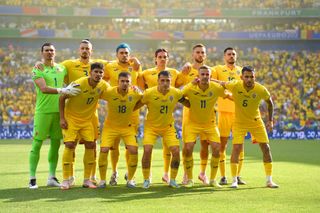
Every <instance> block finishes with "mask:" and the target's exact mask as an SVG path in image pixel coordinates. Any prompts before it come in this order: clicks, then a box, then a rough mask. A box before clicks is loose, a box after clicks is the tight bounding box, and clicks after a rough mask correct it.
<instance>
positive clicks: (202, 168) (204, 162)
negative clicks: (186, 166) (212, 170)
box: [200, 159, 208, 173]
mask: <svg viewBox="0 0 320 213" xmlns="http://www.w3.org/2000/svg"><path fill="white" fill-rule="evenodd" d="M207 163H208V159H200V172H201V173H206V168H207Z"/></svg>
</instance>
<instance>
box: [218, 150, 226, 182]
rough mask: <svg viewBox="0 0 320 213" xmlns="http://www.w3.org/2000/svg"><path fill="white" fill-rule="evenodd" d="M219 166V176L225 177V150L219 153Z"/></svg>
mask: <svg viewBox="0 0 320 213" xmlns="http://www.w3.org/2000/svg"><path fill="white" fill-rule="evenodd" d="M219 168H220V175H221V177H225V176H226V151H224V152H221V153H220V161H219Z"/></svg>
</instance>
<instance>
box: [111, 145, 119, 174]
mask: <svg viewBox="0 0 320 213" xmlns="http://www.w3.org/2000/svg"><path fill="white" fill-rule="evenodd" d="M119 155H120V154H119V147H116V148H115V149H113V150H110V161H111V168H112V172H116V171H117V165H118V161H119Z"/></svg>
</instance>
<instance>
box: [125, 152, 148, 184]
mask: <svg viewBox="0 0 320 213" xmlns="http://www.w3.org/2000/svg"><path fill="white" fill-rule="evenodd" d="M127 152H128V151H127ZM128 153H129V152H128ZM128 161H129V162H128V180H132V179H133V176H134V174H135V173H136V170H137V164H138V155H130V154H129V156H128ZM149 171H150V170H149Z"/></svg>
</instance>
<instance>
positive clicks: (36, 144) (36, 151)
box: [29, 139, 42, 178]
mask: <svg viewBox="0 0 320 213" xmlns="http://www.w3.org/2000/svg"><path fill="white" fill-rule="evenodd" d="M41 146H42V141H41V140H37V139H34V140H33V141H32V147H31V152H30V155H29V174H30V177H33V178H35V177H36V170H37V166H38V162H39V158H40V149H41Z"/></svg>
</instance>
